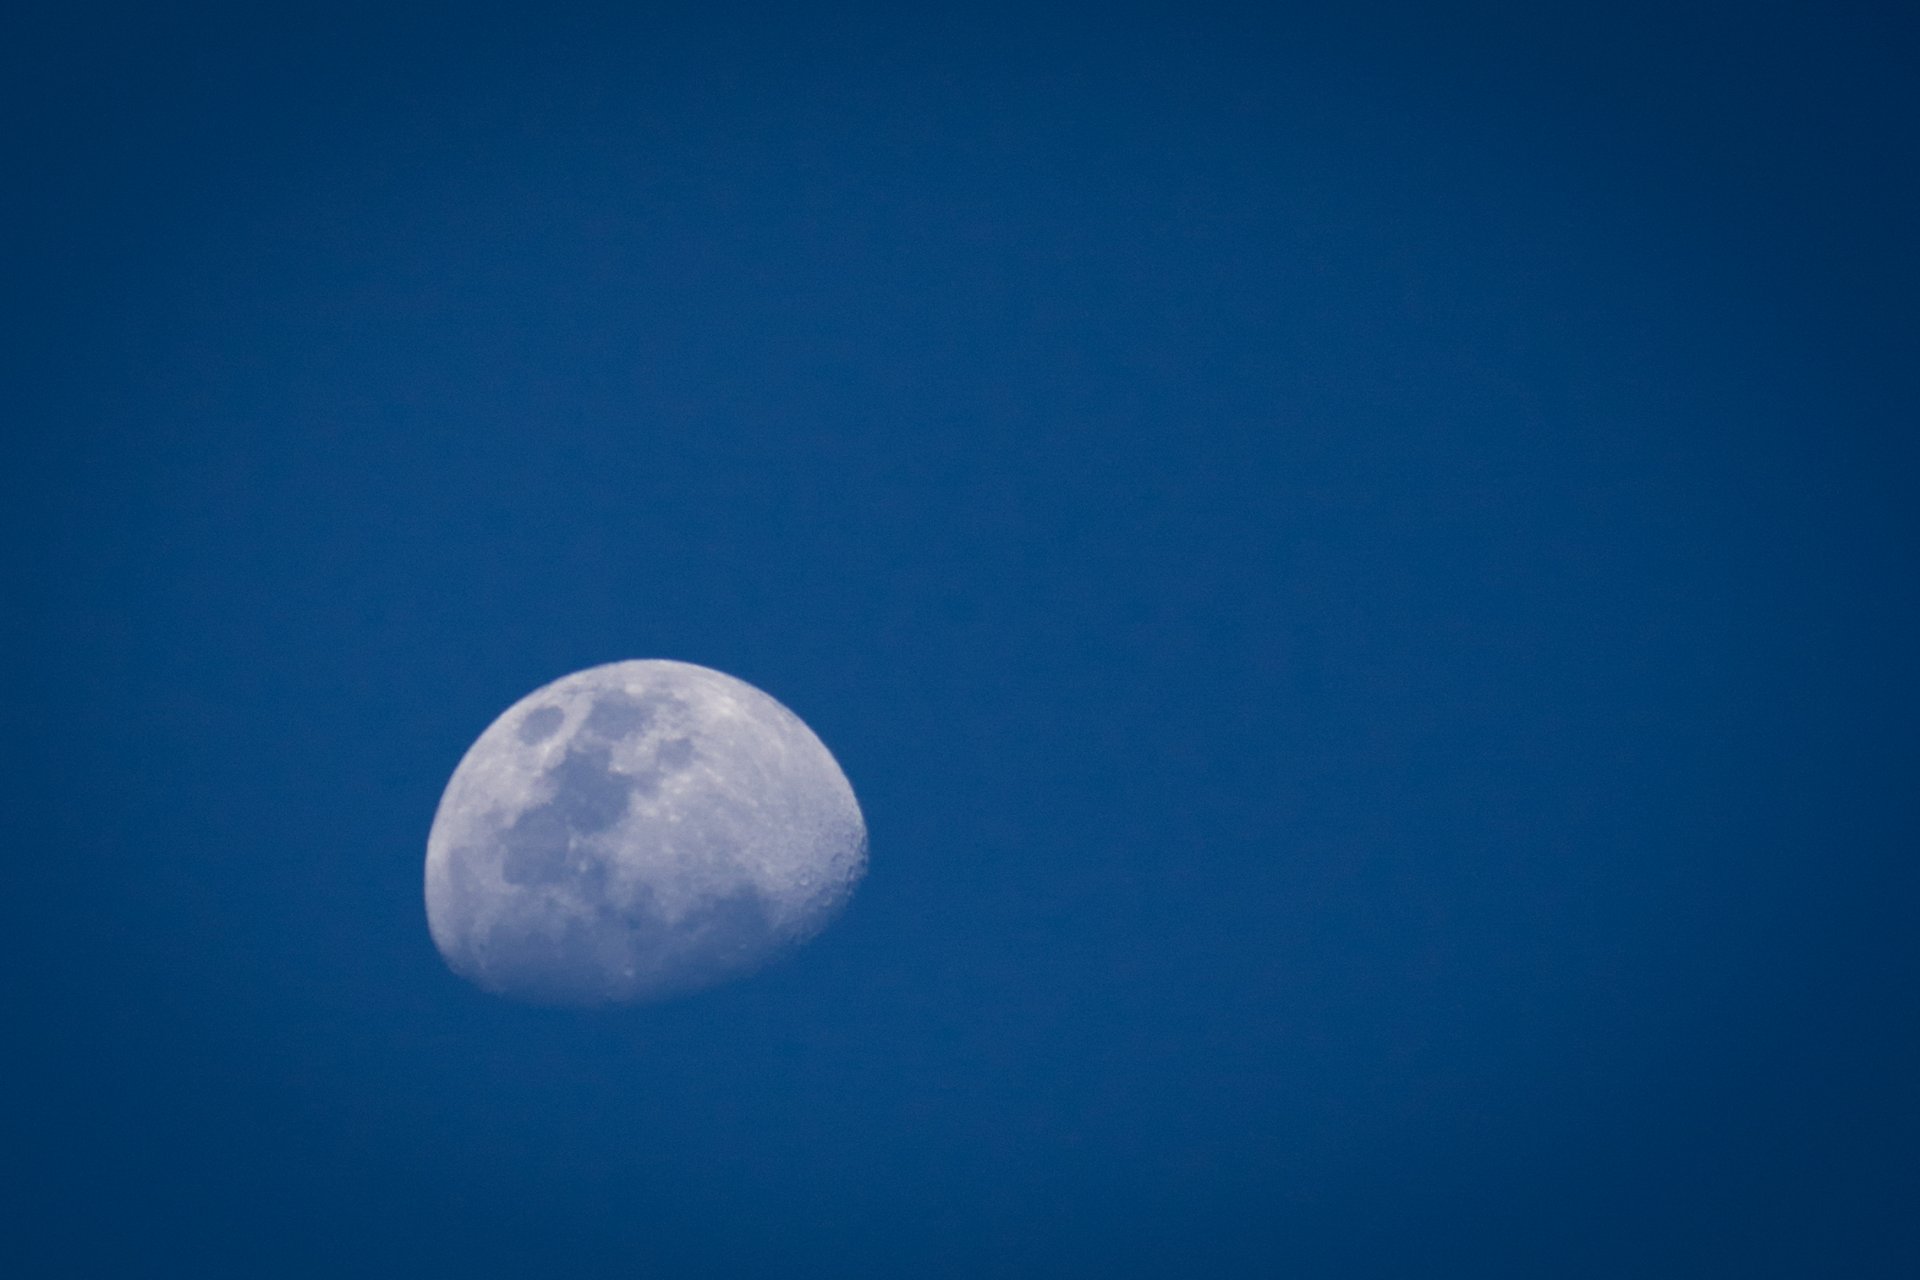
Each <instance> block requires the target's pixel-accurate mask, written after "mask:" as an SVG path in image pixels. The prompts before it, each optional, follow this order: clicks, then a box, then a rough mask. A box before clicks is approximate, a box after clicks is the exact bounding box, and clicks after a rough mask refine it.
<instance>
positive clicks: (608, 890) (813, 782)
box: [427, 660, 867, 1004]
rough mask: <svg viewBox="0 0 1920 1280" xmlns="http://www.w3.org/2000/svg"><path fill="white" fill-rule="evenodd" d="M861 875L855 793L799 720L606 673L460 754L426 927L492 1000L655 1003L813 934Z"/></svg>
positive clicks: (574, 682)
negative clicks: (494, 997) (496, 996)
mask: <svg viewBox="0 0 1920 1280" xmlns="http://www.w3.org/2000/svg"><path fill="white" fill-rule="evenodd" d="M866 864H867V828H866V823H865V821H864V820H863V819H862V818H861V816H860V806H859V805H858V804H857V803H856V802H855V800H854V798H853V789H852V788H851V787H850V786H848V785H847V779H846V775H845V774H843V773H841V772H840V766H839V765H838V764H836V763H835V762H834V759H833V756H832V755H831V754H829V753H828V751H827V749H826V747H825V746H824V745H822V744H821V742H820V739H818V738H816V737H815V736H814V735H813V732H812V731H811V730H810V729H808V728H807V726H806V725H804V724H802V723H801V722H800V719H799V717H798V716H795V715H794V714H793V713H792V712H791V711H789V710H787V709H786V708H785V707H783V706H781V705H780V704H779V703H778V702H775V701H774V700H773V699H772V698H770V697H768V696H767V695H766V694H764V693H762V692H760V691H759V690H758V689H756V688H754V687H753V686H752V685H749V684H746V683H744V682H743V681H740V680H736V679H734V678H733V677H732V676H728V675H722V674H721V673H720V672H718V671H710V670H708V669H707V668H705V667H697V666H693V665H691V664H690V663H685V662H668V661H661V660H649V661H634V662H615V663H610V664H608V665H606V666H602V667H592V668H589V669H588V670H585V671H578V672H575V673H574V674H573V675H570V676H565V677H563V678H561V679H559V680H556V681H554V682H553V683H552V684H550V685H547V686H546V687H545V688H542V689H538V690H535V691H534V692H533V693H530V694H528V695H527V696H526V697H524V698H522V699H521V700H520V701H519V702H516V703H515V704H514V705H513V706H511V707H509V708H507V710H506V712H505V713H504V714H503V715H501V717H500V718H499V719H498V720H495V721H494V722H493V723H492V724H491V725H489V726H488V727H487V731H486V732H485V733H483V734H481V735H480V739H479V741H477V742H475V743H474V744H473V746H472V747H471V748H469V749H468V751H467V754H466V756H465V757H464V758H463V759H462V760H461V761H460V765H459V767H458V768H456V769H455V770H454V771H453V778H452V779H451V780H450V781H449V782H448V783H447V790H446V794H445V795H444V796H442V797H441V799H440V808H439V811H438V812H437V813H436V814H435V815H434V819H433V831H432V833H431V834H430V835H429V836H428V837H427V923H428V926H429V927H430V928H431V929H432V931H433V941H434V943H435V945H436V946H438V947H439V948H440V954H441V955H443V956H445V957H446V961H447V964H448V965H449V966H450V967H451V968H452V969H453V970H454V972H456V973H458V974H460V975H461V976H463V977H465V978H467V979H469V980H471V981H472V982H474V983H475V984H477V985H478V986H480V987H483V988H485V989H486V990H488V991H492V992H495V993H497V994H499V995H503V996H511V997H514V998H517V999H523V1000H531V1001H535V1002H539V1003H544V1004H610V1003H621V1002H627V1001H639V1000H650V999H655V998H659V997H663V996H671V995H677V994H680V993H682V992H686V991H692V990H696V989H698V988H700V987H705V986H710V985H712V984H714V983H716V982H720V981H723V980H725V979H727V978H730V977H733V976H736V975H738V974H742V973H746V972H748V971H749V970H752V969H754V968H757V967H758V966H759V965H760V964H762V963H763V962H764V961H766V960H767V959H769V958H770V957H772V956H773V955H775V954H776V953H778V952H780V951H781V950H783V949H785V948H787V947H789V946H792V945H794V944H795V943H798V942H801V941H804V940H805V939H807V938H809V937H812V936H813V935H814V934H815V933H818V932H819V931H820V930H821V929H822V928H823V927H825V925H826V924H827V922H828V921H829V920H830V919H832V917H833V915H834V913H835V912H836V911H837V910H838V909H839V908H840V906H841V905H842V904H843V903H844V902H845V901H846V900H847V897H848V895H849V894H851V893H852V892H853V887H854V884H855V883H856V882H857V881H858V880H859V879H860V876H861V875H862V873H864V872H865V870H866Z"/></svg>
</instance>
